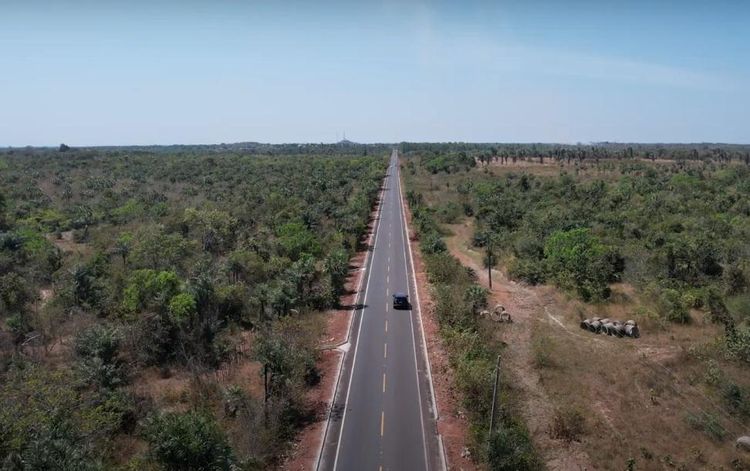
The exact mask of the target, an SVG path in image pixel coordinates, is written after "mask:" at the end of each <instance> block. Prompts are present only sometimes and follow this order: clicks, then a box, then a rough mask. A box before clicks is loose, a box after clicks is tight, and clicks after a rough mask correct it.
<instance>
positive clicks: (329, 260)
mask: <svg viewBox="0 0 750 471" xmlns="http://www.w3.org/2000/svg"><path fill="white" fill-rule="evenodd" d="M324 270H325V272H326V273H328V275H329V276H330V277H331V285H332V287H333V292H334V294H335V296H336V297H338V296H341V295H342V294H344V285H345V284H346V277H347V276H348V274H349V254H348V253H347V252H346V251H345V250H342V249H338V250H334V251H333V252H331V253H330V254H329V255H328V256H327V257H326V259H325V261H324Z"/></svg>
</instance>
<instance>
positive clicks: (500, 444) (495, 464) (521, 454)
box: [487, 422, 542, 471]
mask: <svg viewBox="0 0 750 471" xmlns="http://www.w3.org/2000/svg"><path fill="white" fill-rule="evenodd" d="M487 461H488V463H489V469H490V470H492V471H533V470H537V469H542V466H541V464H540V463H539V460H538V459H537V457H536V454H535V453H534V449H533V447H532V445H531V439H530V438H529V434H528V432H527V431H526V429H525V428H524V427H523V426H522V425H520V424H517V423H514V422H510V423H502V422H501V423H499V424H498V426H497V431H495V432H494V433H493V434H492V437H490V449H489V455H488V457H487Z"/></svg>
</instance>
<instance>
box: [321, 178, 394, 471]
mask: <svg viewBox="0 0 750 471" xmlns="http://www.w3.org/2000/svg"><path fill="white" fill-rule="evenodd" d="M387 176H388V173H387V171H386V177H387ZM385 187H386V183H385V178H384V179H383V191H382V192H381V198H380V203H379V204H378V216H377V218H378V219H377V223H376V226H375V230H374V233H375V245H374V246H373V249H372V257H370V260H369V263H368V268H367V284H366V285H365V297H364V300H363V301H362V304H363V307H362V311H361V312H360V316H359V327H358V328H357V343H356V345H354V359H353V360H352V368H351V371H350V372H349V384H348V385H347V386H346V399H344V416H343V418H342V419H341V428H340V429H339V439H338V443H337V444H336V457H335V458H334V460H333V470H334V471H336V468H337V467H338V462H339V452H340V450H341V437H343V435H344V425H345V424H346V406H347V404H349V393H350V392H351V390H352V379H354V367H355V366H356V364H357V350H358V349H359V337H360V334H361V333H362V320H363V319H362V318H363V317H364V315H365V309H367V294H368V293H369V290H370V279H371V278H372V277H371V276H370V275H371V274H372V270H371V268H372V263H373V260H375V247H376V246H377V245H378V237H379V236H380V218H381V212H382V210H383V198H384V197H385ZM354 307H355V311H353V312H354V313H356V307H357V306H356V305H355V306H354ZM352 318H353V317H352ZM342 359H343V356H342ZM342 362H343V360H342ZM342 364H343V363H342ZM340 374H341V373H340V372H339V375H340ZM335 394H336V393H335V391H334V399H335ZM330 417H331V416H330V413H329V415H328V420H329V422H330ZM323 446H325V444H323ZM321 452H322V447H321ZM321 456H322V453H321ZM318 464H320V462H319V463H318Z"/></svg>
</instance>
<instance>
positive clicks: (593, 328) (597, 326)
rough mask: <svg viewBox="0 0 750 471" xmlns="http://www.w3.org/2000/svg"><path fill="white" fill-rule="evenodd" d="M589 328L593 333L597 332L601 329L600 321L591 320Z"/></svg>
mask: <svg viewBox="0 0 750 471" xmlns="http://www.w3.org/2000/svg"><path fill="white" fill-rule="evenodd" d="M589 330H590V331H591V332H593V333H595V334H598V333H599V332H601V331H602V323H601V322H600V321H598V320H596V321H593V322H592V323H591V326H590V327H589Z"/></svg>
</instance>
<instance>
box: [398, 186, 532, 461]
mask: <svg viewBox="0 0 750 471" xmlns="http://www.w3.org/2000/svg"><path fill="white" fill-rule="evenodd" d="M406 183H407V186H408V183H409V182H408V179H407V181H406ZM406 199H407V202H408V204H409V207H410V209H411V213H412V224H413V226H414V230H415V233H416V235H417V236H418V238H419V247H420V250H421V253H422V257H423V259H424V264H425V270H426V272H427V277H428V280H429V282H430V285H431V289H432V293H433V296H434V298H435V315H436V317H437V319H438V324H439V332H440V336H441V337H442V339H443V341H444V344H445V345H446V347H447V350H448V353H449V361H450V364H451V366H452V367H453V369H454V371H455V376H454V384H455V386H456V387H457V388H458V390H459V391H460V393H461V396H462V399H461V404H462V406H463V407H464V408H465V409H466V411H467V413H468V417H469V421H470V425H471V440H472V448H473V456H475V457H477V458H478V459H479V460H480V461H482V462H485V463H487V465H488V466H489V468H490V469H492V470H498V471H501V470H502V471H504V470H508V471H510V470H515V471H519V470H520V471H523V470H536V469H541V468H542V465H541V462H540V459H539V457H538V455H537V452H536V451H535V450H534V447H533V445H532V442H531V438H530V436H529V433H528V430H527V428H526V426H525V424H524V423H523V421H522V420H521V418H520V416H519V414H518V412H517V410H516V405H515V404H514V402H513V400H512V397H513V394H512V393H513V390H512V388H511V385H510V381H509V377H508V374H507V373H502V374H501V376H500V377H501V382H500V385H499V393H498V407H497V409H496V411H495V414H496V416H495V423H496V426H495V430H494V431H493V434H492V436H491V437H490V436H489V417H490V414H491V403H492V391H493V385H494V369H495V360H496V357H497V355H501V356H502V347H501V346H500V345H498V343H497V342H496V341H494V340H493V338H492V333H491V330H490V329H489V328H487V327H485V326H484V325H483V324H482V322H481V320H480V318H479V312H480V311H481V310H482V309H484V308H485V307H486V306H487V294H488V292H487V290H486V289H485V288H483V287H482V286H480V285H478V284H477V283H476V276H475V274H474V273H472V272H471V271H470V270H468V269H467V268H466V267H464V266H462V265H461V264H460V263H459V261H458V260H457V259H456V258H455V257H453V256H452V255H451V254H450V253H448V251H447V248H446V245H445V242H444V241H443V239H442V235H441V234H440V231H439V226H438V223H437V221H436V217H435V211H434V210H433V209H431V208H429V207H428V206H427V205H425V204H424V202H423V200H422V198H421V196H420V195H419V194H417V193H415V192H414V191H412V190H409V191H407V192H406ZM501 365H502V363H501ZM501 371H502V366H501Z"/></svg>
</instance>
